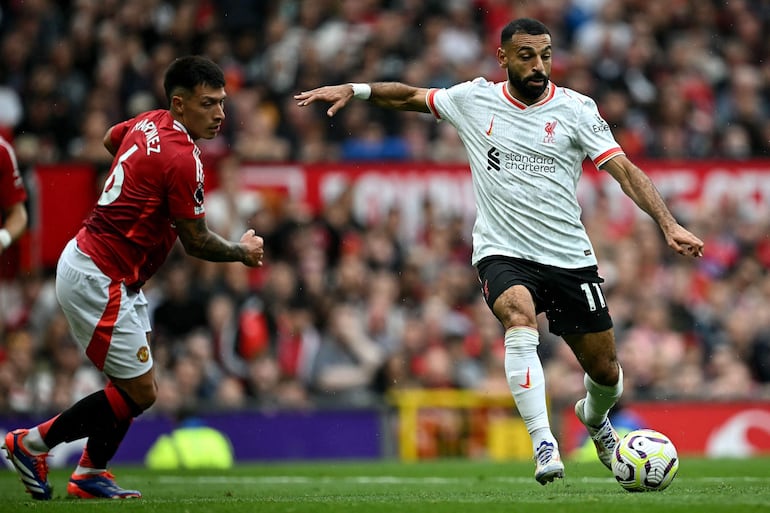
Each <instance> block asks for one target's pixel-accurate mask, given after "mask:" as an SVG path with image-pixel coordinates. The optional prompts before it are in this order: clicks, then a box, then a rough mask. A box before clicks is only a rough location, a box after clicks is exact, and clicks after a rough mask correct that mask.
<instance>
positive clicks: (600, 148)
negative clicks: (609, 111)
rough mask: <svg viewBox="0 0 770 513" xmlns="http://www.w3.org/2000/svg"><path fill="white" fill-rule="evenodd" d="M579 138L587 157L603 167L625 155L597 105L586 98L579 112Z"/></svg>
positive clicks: (597, 165)
mask: <svg viewBox="0 0 770 513" xmlns="http://www.w3.org/2000/svg"><path fill="white" fill-rule="evenodd" d="M577 127H578V128H577V138H578V143H579V144H580V146H581V147H582V148H583V149H584V150H585V152H586V155H588V157H589V158H590V159H591V160H592V161H593V162H594V164H595V165H596V167H597V168H598V167H601V166H602V165H603V164H604V163H606V162H607V161H608V160H610V159H611V158H613V157H616V156H618V155H623V154H624V152H623V149H622V148H621V147H620V144H618V142H617V141H616V140H615V136H613V135H612V130H611V129H610V125H609V124H608V123H607V122H606V121H605V120H604V118H602V116H601V114H599V110H598V109H597V107H596V103H595V102H594V101H593V100H592V99H590V98H587V97H586V98H585V101H584V102H583V104H582V107H581V109H580V112H579V119H578V124H577Z"/></svg>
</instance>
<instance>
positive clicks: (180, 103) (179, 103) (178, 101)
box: [171, 95, 184, 114]
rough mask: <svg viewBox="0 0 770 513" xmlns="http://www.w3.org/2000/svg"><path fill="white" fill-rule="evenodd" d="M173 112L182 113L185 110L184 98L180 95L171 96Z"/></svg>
mask: <svg viewBox="0 0 770 513" xmlns="http://www.w3.org/2000/svg"><path fill="white" fill-rule="evenodd" d="M171 112H173V113H174V114H182V112H184V100H183V99H182V97H181V96H179V95H174V96H172V97H171Z"/></svg>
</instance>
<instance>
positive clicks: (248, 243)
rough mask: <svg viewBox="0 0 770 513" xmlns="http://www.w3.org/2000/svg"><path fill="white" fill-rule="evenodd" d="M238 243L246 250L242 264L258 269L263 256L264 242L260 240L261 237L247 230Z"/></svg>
mask: <svg viewBox="0 0 770 513" xmlns="http://www.w3.org/2000/svg"><path fill="white" fill-rule="evenodd" d="M240 242H241V244H243V245H244V246H245V248H246V256H245V258H244V259H243V263H244V264H245V265H248V266H249V267H260V266H261V265H262V257H263V256H264V254H265V249H264V244H265V241H264V240H262V237H260V236H259V235H257V232H255V231H254V230H247V231H246V233H244V234H243V236H242V237H241V240H240Z"/></svg>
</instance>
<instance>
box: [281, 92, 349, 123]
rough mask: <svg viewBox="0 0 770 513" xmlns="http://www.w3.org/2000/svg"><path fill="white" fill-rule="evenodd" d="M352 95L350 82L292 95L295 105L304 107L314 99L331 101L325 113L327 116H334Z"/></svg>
mask: <svg viewBox="0 0 770 513" xmlns="http://www.w3.org/2000/svg"><path fill="white" fill-rule="evenodd" d="M352 97H353V88H352V87H351V85H350V84H340V85H333V86H324V87H319V88H317V89H311V90H310V91H303V92H301V93H299V94H295V95H294V99H295V100H297V105H299V106H300V107H306V106H308V105H310V104H311V103H313V102H315V101H322V102H327V103H331V104H332V106H331V107H329V110H327V111H326V115H327V116H329V117H332V116H334V115H335V114H336V113H337V111H339V110H340V109H341V108H342V107H344V106H345V105H347V103H348V102H349V101H350V99H351V98H352Z"/></svg>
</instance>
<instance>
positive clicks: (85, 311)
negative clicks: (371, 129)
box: [5, 56, 263, 500]
mask: <svg viewBox="0 0 770 513" xmlns="http://www.w3.org/2000/svg"><path fill="white" fill-rule="evenodd" d="M164 88H165V92H166V98H167V100H168V102H169V108H168V110H154V111H150V112H146V113H143V114H140V115H138V116H136V117H135V118H133V119H130V120H128V121H124V122H122V123H118V124H117V125H115V126H113V127H111V128H110V129H109V130H108V131H107V133H106V134H105V137H104V145H105V147H106V148H107V149H108V150H109V151H110V153H112V154H113V155H115V156H116V158H115V159H114V161H113V164H112V169H111V171H110V174H109V176H108V177H107V179H106V181H105V184H104V190H103V191H102V194H101V196H100V197H99V199H98V201H97V204H96V206H95V207H94V209H93V211H92V212H91V214H90V215H89V217H88V218H87V219H86V220H85V222H84V224H83V227H82V228H81V230H80V231H79V232H78V234H77V236H76V237H75V238H74V239H73V240H71V241H70V242H69V243H68V244H67V246H66V248H65V249H64V251H63V252H62V255H61V257H60V259H59V264H58V267H57V274H56V294H57V297H58V299H59V303H60V305H61V307H62V310H63V311H64V314H65V315H66V317H67V320H68V321H69V324H70V329H71V330H72V333H73V335H74V337H75V338H76V339H77V341H78V342H79V343H80V344H81V345H82V346H83V348H84V349H85V352H86V355H87V356H88V358H89V359H90V360H91V361H92V362H93V364H94V365H96V366H97V367H98V368H99V369H100V370H101V371H103V372H104V373H105V375H106V376H107V378H108V379H109V383H108V385H107V386H106V387H105V388H104V390H101V391H99V392H95V393H94V394H91V395H90V396H88V397H85V398H84V399H82V400H80V401H78V402H77V403H75V404H74V405H73V406H71V407H70V408H69V409H67V410H65V411H64V412H62V413H60V414H59V415H57V416H55V417H53V418H52V419H50V420H48V421H46V422H43V423H42V424H39V425H37V426H35V427H33V428H32V429H17V430H15V431H13V432H11V433H8V434H7V435H6V437H5V448H6V451H7V453H8V456H9V458H10V460H11V461H12V462H13V464H14V466H15V467H16V470H17V471H18V473H19V475H20V476H21V480H22V482H23V483H24V485H25V487H26V488H27V491H28V492H29V493H30V494H32V497H34V498H35V499H44V500H45V499H50V498H51V497H52V488H51V485H50V483H49V482H48V468H47V464H46V456H47V454H48V451H49V450H50V449H52V448H53V447H55V446H57V445H59V444H60V443H62V442H69V441H73V440H78V439H80V438H84V437H87V438H88V441H87V443H86V446H85V449H84V451H83V454H82V456H81V458H80V461H79V463H78V466H77V468H76V469H75V471H74V472H73V474H72V476H71V477H70V480H69V483H68V484H67V493H68V494H69V495H71V496H74V497H80V498H89V499H90V498H128V497H141V493H140V492H139V491H137V490H125V489H123V488H121V487H120V486H118V485H117V484H116V482H115V480H114V476H113V475H112V474H111V473H110V472H109V471H108V469H107V464H108V462H109V461H110V459H111V458H112V457H113V456H114V454H115V452H116V451H117V449H118V446H119V445H120V443H121V441H122V440H123V437H124V436H125V434H126V432H127V430H128V428H129V426H130V425H131V422H132V420H133V419H134V417H136V416H138V415H140V414H141V413H142V412H143V411H144V410H146V409H147V408H149V407H150V406H151V405H152V404H153V403H154V402H155V397H156V392H157V389H156V384H155V375H154V371H153V359H152V353H151V351H150V345H149V332H150V330H151V328H150V322H149V316H148V310H147V300H146V299H145V296H144V294H143V292H142V289H141V287H142V285H143V284H144V283H145V281H147V280H148V279H149V278H150V277H151V276H152V275H153V274H154V273H155V272H156V271H157V270H158V267H159V266H160V265H161V264H162V263H163V262H164V260H165V259H166V257H167V256H168V254H169V252H170V250H171V248H172V246H173V245H174V243H175V241H176V239H177V237H178V238H179V240H180V241H181V242H182V245H183V246H184V249H185V251H186V252H187V253H188V254H189V255H192V256H195V257H198V258H201V259H204V260H210V261H216V262H243V263H244V264H246V265H248V266H260V265H262V256H263V241H262V238H261V237H258V236H257V235H256V234H255V233H254V231H253V230H248V231H247V232H246V233H245V234H244V235H243V236H242V237H241V239H240V241H239V242H229V241H227V240H225V239H223V238H222V237H220V236H219V235H217V234H215V233H213V232H211V231H209V229H208V226H207V224H206V217H205V213H204V208H203V178H204V177H203V166H202V164H201V160H200V150H199V149H198V146H196V144H195V142H194V141H195V140H196V139H199V138H204V139H212V138H214V137H215V136H216V135H217V133H218V132H219V130H220V128H221V126H222V122H223V121H224V119H225V113H224V101H225V96H226V93H225V79H224V75H223V73H222V70H221V69H220V68H219V67H218V66H217V65H216V64H214V63H213V62H212V61H210V60H208V59H205V58H203V57H198V56H188V57H182V58H179V59H176V60H175V61H174V62H172V63H171V65H170V66H169V68H168V69H167V70H166V73H165V76H164Z"/></svg>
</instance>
